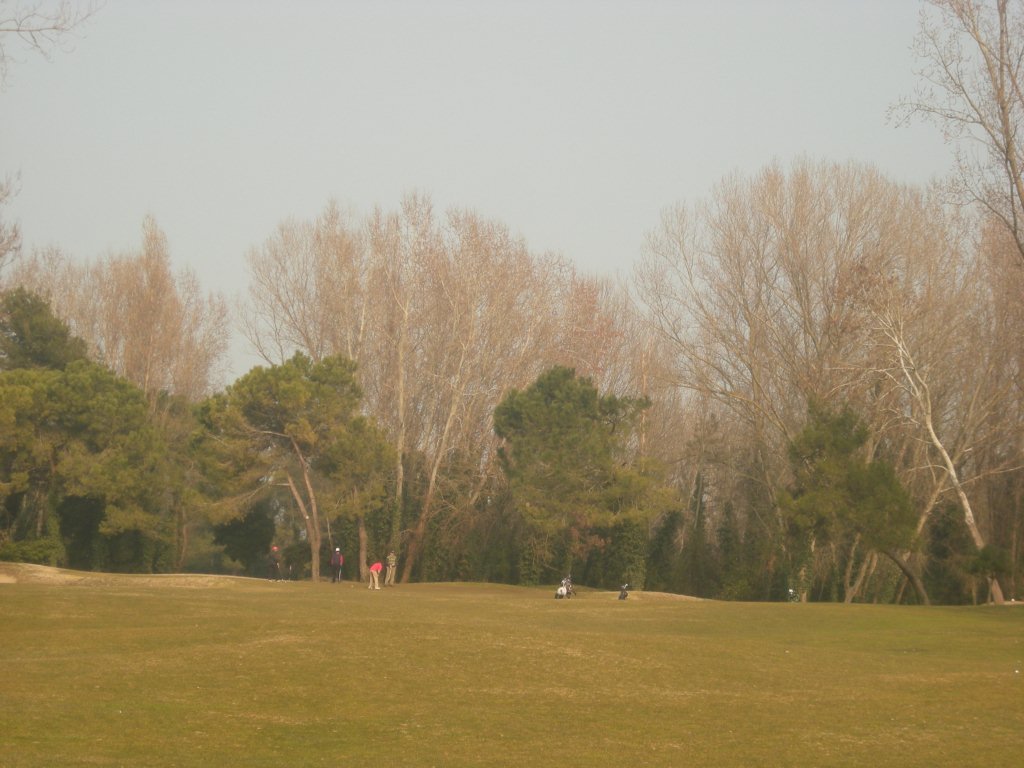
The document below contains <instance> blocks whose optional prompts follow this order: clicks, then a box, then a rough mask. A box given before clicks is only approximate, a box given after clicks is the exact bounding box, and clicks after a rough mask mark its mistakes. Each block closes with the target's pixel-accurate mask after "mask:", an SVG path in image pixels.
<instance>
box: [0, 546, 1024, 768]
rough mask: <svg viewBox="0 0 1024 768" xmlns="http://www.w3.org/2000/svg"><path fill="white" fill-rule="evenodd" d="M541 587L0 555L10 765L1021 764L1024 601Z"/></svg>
mask: <svg viewBox="0 0 1024 768" xmlns="http://www.w3.org/2000/svg"><path fill="white" fill-rule="evenodd" d="M553 591H554V590H553V588H545V589H524V588H518V587H506V586H495V585H477V584H418V585H412V586H400V587H398V588H395V589H382V590H381V591H379V592H371V591H369V590H367V589H366V588H365V586H362V585H358V584H351V583H346V584H342V585H340V586H339V585H332V584H330V583H320V584H312V583H306V582H302V583H299V582H294V583H291V582H286V583H272V582H267V581H258V580H249V579H234V578H216V577H195V576H165V577H154V576H105V575H99V574H68V573H60V572H53V571H48V570H46V569H40V568H36V567H30V566H17V565H13V564H3V563H0V663H2V678H0V680H2V682H0V765H2V766H5V768H28V767H29V766H31V767H33V768H34V767H38V768H54V767H59V768H68V766H126V767H128V766H130V767H131V768H139V767H141V766H212V767H216V768H225V767H228V766H241V767H243V768H262V767H263V766H266V767H267V768H304V767H305V766H333V767H335V768H345V767H347V766H384V767H390V766H395V768H408V767H409V766H438V767H439V768H440V767H448V766H516V767H522V768H537V767H538V766H559V767H564V766H588V767H590V766H609V767H610V768H611V767H614V768H622V767H624V766H629V767H630V768H633V767H635V768H645V767H646V766H673V767H675V766H700V767H701V768H707V767H708V766H771V767H773V768H774V767H775V766H808V768H810V767H814V768H820V767H822V766H871V767H872V768H882V766H900V767H901V768H908V767H909V766H922V767H924V766H927V767H928V768H934V767H935V766H958V767H960V766H986V767H989V766H991V767H993V768H995V767H1003V766H1015V765H1021V764H1022V761H1024V607H1005V608H993V607H982V608H901V607H892V606H843V605H789V604H751V603H719V602H697V601H687V600H683V599H679V598H675V597H672V596H668V595H653V594H644V593H635V594H634V595H633V596H632V597H631V598H630V599H629V600H628V601H625V602H620V601H618V600H616V599H615V594H614V593H607V592H593V591H587V590H582V591H581V594H580V596H579V597H578V598H577V599H575V600H569V601H565V600H555V599H553ZM1018 670H1020V671H1019V672H1018Z"/></svg>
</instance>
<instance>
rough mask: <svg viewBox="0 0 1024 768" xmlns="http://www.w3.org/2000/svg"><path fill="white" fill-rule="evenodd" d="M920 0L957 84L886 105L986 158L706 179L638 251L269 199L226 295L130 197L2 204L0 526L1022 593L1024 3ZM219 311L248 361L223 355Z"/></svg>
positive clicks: (812, 590)
mask: <svg viewBox="0 0 1024 768" xmlns="http://www.w3.org/2000/svg"><path fill="white" fill-rule="evenodd" d="M931 5H933V6H934V12H933V13H932V15H930V16H928V17H927V20H926V23H925V24H924V25H923V27H922V35H921V38H920V40H919V41H918V43H919V54H920V57H921V59H920V60H921V61H922V63H923V66H922V77H923V78H925V79H926V80H928V81H929V82H933V83H935V82H944V83H945V85H944V88H945V90H943V91H942V92H941V93H942V95H943V98H942V99H940V98H939V96H937V95H936V94H935V92H934V91H931V92H923V93H922V94H918V96H917V97H916V98H915V99H912V100H908V102H907V103H906V104H904V105H902V106H901V109H902V110H904V112H905V114H906V115H907V116H915V115H924V116H926V117H931V118H935V119H937V120H940V121H944V122H945V123H946V128H947V129H948V128H949V123H950V121H952V122H953V123H956V124H957V125H959V127H960V129H961V133H962V134H964V135H965V138H967V134H969V132H970V131H971V130H975V129H978V130H980V131H981V133H979V134H978V135H977V136H975V137H973V138H975V139H977V141H976V142H975V143H976V144H977V143H979V142H980V143H982V144H983V145H984V146H986V147H987V148H988V150H989V151H988V154H987V155H986V156H985V157H982V156H980V155H976V154H975V155H972V156H971V158H972V163H970V164H969V163H966V162H961V164H960V166H959V171H960V175H959V176H958V177H957V178H955V179H954V180H953V181H952V182H951V183H950V184H947V185H938V184H936V185H934V186H933V187H929V188H927V189H920V188H914V187H908V186H905V185H901V184H897V183H895V182H893V181H891V180H889V179H887V178H886V177H885V176H884V175H883V174H882V173H880V172H879V171H877V170H876V169H873V168H871V167H866V166H862V165H857V164H834V163H826V162H813V161H810V160H803V161H799V162H796V163H794V164H792V165H791V166H789V167H785V168H784V167H781V166H778V165H771V166H768V167H766V168H764V169H762V170H761V171H760V172H759V173H756V174H754V175H752V176H749V177H747V176H738V175H734V176H730V177H727V178H726V179H724V180H723V181H722V182H721V183H720V184H719V185H718V186H717V187H716V189H715V190H714V192H713V193H712V194H711V195H710V197H709V199H708V200H706V201H704V202H703V203H702V204H700V205H696V206H690V207H687V206H678V207H675V208H671V209H669V210H667V211H665V212H664V214H663V216H662V220H661V223H660V225H659V226H658V227H657V228H656V229H655V230H654V231H653V232H651V233H650V236H649V238H648V241H647V245H646V247H645V249H644V252H643V253H642V256H641V258H640V260H639V262H638V263H637V266H636V270H635V273H634V274H633V275H632V276H631V279H630V280H629V281H628V283H619V282H616V281H613V280H611V279H601V278H595V277H591V276H587V275H583V274H580V273H579V272H578V271H577V270H576V269H575V268H574V267H573V266H572V265H571V263H569V262H568V261H567V260H566V259H564V258H562V257H560V256H557V255H552V254H536V253H533V252H531V251H530V250H529V249H528V247H527V245H526V244H525V243H524V242H523V241H522V240H521V239H520V238H516V237H513V236H512V235H511V234H510V233H509V231H508V229H507V228H506V227H505V226H504V225H502V224H499V223H497V222H494V221H488V220H484V219H481V218H480V217H479V216H477V215H476V214H474V213H473V212H471V211H463V210H451V211H448V212H445V213H443V214H441V213H438V212H436V211H435V210H434V208H433V205H432V203H431V201H430V199H429V198H428V197H425V196H422V195H412V196H409V197H407V198H406V199H405V200H403V201H402V203H401V205H400V207H399V208H398V209H397V210H394V211H385V210H380V209H378V210H375V211H373V212H371V213H370V214H369V215H366V216H363V217H357V216H355V215H343V214H342V213H341V211H340V210H339V208H338V206H336V205H335V204H333V203H329V204H328V205H327V206H326V207H325V208H324V210H323V212H322V213H321V214H320V215H319V216H317V217H316V218H314V219H312V220H309V221H299V220H289V221H286V222H283V223H282V224H280V226H279V227H278V228H277V229H276V231H274V232H273V233H272V234H271V235H270V236H269V237H268V238H267V239H266V240H265V241H264V242H263V243H262V244H261V245H259V246H257V247H255V248H253V249H252V250H251V251H250V253H249V254H248V264H249V270H250V274H249V278H250V280H249V289H248V295H247V296H246V297H245V298H244V300H243V301H242V302H241V303H240V306H239V307H238V309H237V312H235V313H233V315H232V313H231V312H229V310H228V307H227V304H226V302H225V301H224V299H223V298H222V297H219V296H217V295H215V294H204V293H203V292H202V290H201V289H200V287H199V285H198V282H197V281H196V280H195V278H194V276H192V275H191V274H189V273H187V272H184V273H180V274H175V273H174V272H173V270H172V269H171V266H170V265H171V262H170V256H169V254H168V250H167V242H166V238H165V237H164V236H163V233H162V232H161V231H160V230H159V228H158V226H157V224H156V222H155V221H153V220H147V221H146V222H145V223H144V227H143V238H142V246H141V248H140V249H139V250H138V251H137V252H134V253H128V254H122V255H118V256H110V257H108V258H106V259H104V260H100V261H97V262H94V263H91V264H84V263H82V262H79V261H75V260H72V259H71V258H69V257H68V256H66V255H64V254H62V253H59V252H54V251H46V252H36V253H32V254H23V253H20V240H19V238H18V233H17V231H16V229H15V228H14V227H13V225H11V224H7V225H6V226H5V225H4V223H3V220H0V235H4V233H5V232H6V235H4V236H3V237H0V243H8V245H7V250H6V251H4V252H3V253H0V270H2V272H0V281H2V286H3V288H4V289H5V290H4V293H3V304H2V308H0V344H2V347H0V557H2V558H7V559H22V560H30V561H35V562H50V563H54V564H61V565H68V566H71V567H76V568H96V569H111V570H142V571H151V570H156V571H168V570H181V569H185V570H204V571H210V570H212V571H227V572H245V573H250V574H253V575H261V574H263V573H264V572H265V568H266V556H267V552H268V550H269V548H270V546H271V545H272V544H274V543H276V544H277V545H279V546H280V547H281V548H282V549H283V551H284V553H285V558H286V563H287V566H288V567H289V568H290V572H291V573H292V574H294V575H295V576H296V577H306V576H310V577H313V578H316V577H318V575H319V573H320V571H321V570H322V569H324V568H325V567H326V563H327V560H328V558H329V553H330V552H331V551H333V548H334V547H335V546H340V547H341V548H342V549H343V551H344V552H345V553H346V565H345V568H346V571H347V576H348V577H350V578H359V577H363V576H364V575H365V568H366V567H367V565H368V564H369V562H372V559H373V558H381V557H383V556H384V555H385V554H386V553H387V551H389V550H390V549H394V550H395V551H396V552H398V553H399V554H400V569H401V570H400V573H401V575H400V579H401V581H403V582H408V581H416V580H419V581H435V580H483V581H497V582H507V583H517V584H536V583H552V582H555V581H557V580H558V579H559V578H561V577H562V576H564V575H566V574H567V573H570V572H571V573H572V575H573V576H574V577H575V579H576V580H577V581H578V582H580V583H582V584H586V585H590V586H594V587H600V588H612V587H616V586H618V585H619V584H621V583H623V582H629V583H631V584H632V585H634V586H635V587H637V588H646V589H656V590H665V591H672V592H680V593H687V594H693V595H698V596H702V597H716V598H724V599H736V600H777V599H783V598H784V597H785V596H786V595H787V594H788V593H789V590H793V591H794V592H795V593H796V594H798V595H799V596H800V597H801V599H805V600H836V601H883V602H918V603H927V602H941V603H969V602H974V601H979V600H986V599H992V600H995V601H997V602H998V601H1002V600H1004V599H1008V598H1011V597H1016V596H1018V595H1019V593H1020V588H1021V578H1022V574H1021V566H1022V563H1024V536H1022V533H1024V444H1022V426H1024V408H1022V405H1024V400H1022V398H1024V395H1022V393H1024V386H1022V379H1021V375H1022V363H1024V358H1022V355H1024V351H1022V350H1024V345H1022V344H1021V343H1020V341H1021V339H1022V338H1024V302H1022V301H1021V295H1022V288H1024V276H1022V274H1021V269H1022V265H1024V261H1022V258H1021V247H1020V242H1021V241H1022V238H1021V236H1020V233H1019V230H1018V222H1019V221H1020V220H1021V215H1022V214H1024V210H1022V209H1021V196H1020V195H1019V194H1018V182H1019V171H1016V172H1007V168H1010V167H1011V166H1012V167H1014V168H1020V166H1019V164H1018V159H1019V158H1018V150H1017V148H1016V145H1015V144H1014V143H1013V139H1015V137H1016V133H1015V131H1014V128H1015V126H1016V124H1017V120H1018V119H1019V118H1020V116H1021V106H1022V103H1021V100H1020V99H1021V97H1020V94H1021V93H1022V91H1021V90H1020V89H1018V88H1016V85H1015V84H1016V79H1015V78H1016V68H1015V67H1014V66H1013V62H1015V61H1017V60H1018V59H1019V57H1017V56H1015V51H1016V50H1017V47H1018V46H1019V44H1020V37H1021V35H1020V22H1021V14H1020V7H1019V4H1018V3H1002V2H1000V3H996V4H995V5H994V6H992V7H989V6H988V5H985V4H980V5H976V4H964V3H953V2H935V3H932V4H931ZM992 40H998V41H1001V46H1002V47H1001V48H1000V47H999V46H995V47H993V46H991V45H982V43H984V42H985V41H992ZM993 52H995V54H996V55H997V58H996V59H995V60H991V61H990V60H988V59H986V58H985V57H986V56H989V55H991V54H993ZM950 57H954V58H955V57H959V58H956V61H958V62H959V63H958V66H957V67H956V68H950V67H948V66H944V65H943V62H948V61H950V60H953V59H951V58H950ZM999 57H1002V59H999ZM1003 59H1005V61H1004V60H1003ZM972 65H975V66H977V70H976V74H977V77H975V78H967V77H966V75H965V73H967V72H968V71H970V66H972ZM1000 68H1002V69H1000ZM1000 72H1002V74H999V73H1000ZM992 73H995V74H994V75H993V74H992ZM944 76H945V77H947V78H949V77H954V76H955V77H954V80H955V81H948V80H947V81H942V77H944ZM979 77H980V78H982V79H980V80H979V79H978V78H979ZM992 77H995V81H993V80H992V79H991V78H992ZM929 78H930V79H929ZM957 78H958V79H957ZM984 78H989V79H988V80H985V79H984ZM1000 78H1002V79H1000ZM986 83H988V85H986ZM1000 83H1002V86H1003V87H1000ZM969 96H974V97H977V98H973V99H969V98H967V97H969ZM947 97H948V98H947ZM958 98H960V99H961V101H962V104H961V106H963V104H966V105H967V107H965V108H966V109H974V110H976V111H975V113H974V115H973V117H972V116H971V114H969V113H967V112H964V111H963V110H961V111H959V112H958V111H957V110H956V109H955V108H954V107H955V106H956V105H957V104H958V103H960V102H957V99H958ZM943 99H944V100H943ZM965 99H966V101H964V100H965ZM982 120H989V121H990V125H989V128H990V129H991V130H986V129H984V128H979V126H980V125H981V121H982ZM957 121H960V122H959V123H957ZM986 141H987V142H988V144H984V142H986ZM953 195H956V196H957V197H953ZM2 200H3V197H2V196H0V203H2ZM965 200H966V202H969V203H972V204H975V203H981V205H980V206H979V205H972V206H964V205H954V204H952V203H953V202H954V201H957V202H960V203H962V202H964V201H965ZM0 207H2V206H0ZM232 316H233V317H234V319H235V321H236V322H237V323H238V324H239V325H240V326H241V327H242V328H243V330H244V335H245V337H246V338H247V340H248V341H249V342H250V343H251V345H252V347H253V348H254V349H255V350H257V352H258V354H260V355H261V356H262V358H263V360H264V361H265V363H266V364H265V365H264V366H261V367H257V368H254V369H253V370H251V371H249V372H248V373H247V374H245V375H244V376H242V377H241V378H239V379H238V380H237V381H235V382H233V383H231V384H230V385H228V386H227V387H223V388H222V387H221V378H222V374H221V370H222V366H223V364H224V360H225V356H226V352H227V348H228V342H229V339H230V325H229V323H230V322H231V321H232Z"/></svg>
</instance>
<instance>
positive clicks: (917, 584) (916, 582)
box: [882, 549, 932, 605]
mask: <svg viewBox="0 0 1024 768" xmlns="http://www.w3.org/2000/svg"><path fill="white" fill-rule="evenodd" d="M882 554H883V555H885V556H886V557H888V558H889V559H890V560H892V561H893V562H894V563H896V567H897V568H899V569H900V570H901V571H903V575H904V576H906V577H907V581H909V582H910V583H911V584H912V585H913V586H914V591H915V592H917V596H918V597H919V598H920V600H921V602H922V603H924V604H925V605H931V604H932V603H931V600H929V599H928V592H927V591H926V590H925V588H924V582H923V581H921V578H920V577H919V576H918V575H917V574H916V573H914V570H913V569H912V568H911V567H910V566H909V565H908V564H907V563H905V562H904V561H903V559H902V558H901V557H900V556H899V554H898V553H896V552H895V551H893V550H891V549H887V550H884V551H883V552H882Z"/></svg>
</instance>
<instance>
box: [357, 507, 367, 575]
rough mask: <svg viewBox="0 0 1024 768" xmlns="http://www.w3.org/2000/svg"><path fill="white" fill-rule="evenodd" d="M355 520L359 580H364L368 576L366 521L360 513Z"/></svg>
mask: <svg viewBox="0 0 1024 768" xmlns="http://www.w3.org/2000/svg"><path fill="white" fill-rule="evenodd" d="M356 520H357V521H358V523H359V580H360V581H366V580H367V579H369V578H370V570H369V568H368V567H367V565H366V555H367V552H366V538H367V537H366V521H365V520H364V519H363V516H362V515H360V516H359V517H358V518H356Z"/></svg>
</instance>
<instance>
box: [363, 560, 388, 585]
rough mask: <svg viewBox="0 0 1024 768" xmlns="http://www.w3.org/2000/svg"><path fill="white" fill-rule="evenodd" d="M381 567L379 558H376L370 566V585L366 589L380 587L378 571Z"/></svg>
mask: <svg viewBox="0 0 1024 768" xmlns="http://www.w3.org/2000/svg"><path fill="white" fill-rule="evenodd" d="M383 567H384V566H383V565H381V564H380V560H377V561H376V562H374V564H373V565H371V566H370V585H369V586H368V587H367V589H380V572H381V569H382V568H383Z"/></svg>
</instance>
